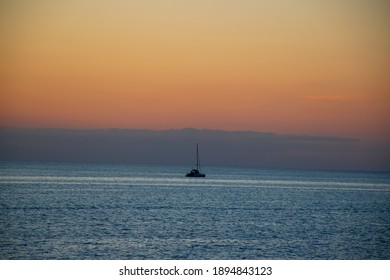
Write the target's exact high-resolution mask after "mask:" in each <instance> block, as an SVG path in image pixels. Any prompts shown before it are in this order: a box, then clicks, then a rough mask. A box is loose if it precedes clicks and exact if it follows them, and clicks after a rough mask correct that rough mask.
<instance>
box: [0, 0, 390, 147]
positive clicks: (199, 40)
mask: <svg viewBox="0 0 390 280" xmlns="http://www.w3.org/2000/svg"><path fill="white" fill-rule="evenodd" d="M388 34H390V4H389V2H388V1H385V0H353V1H352V0H326V1H325V0H324V1H321V0H319V1H312V0H296V1H293V0H275V1H261V0H259V1H255V0H239V1H238V0H237V1H233V0H196V1H195V0H181V1H179V0H176V1H173V0H166V1H147V0H142V1H141V0H132V1H124V0H114V1H98V0H96V1H87V0H77V1H75V0H69V1H48V0H32V1H27V0H14V1H1V2H0V61H1V62H0V127H23V128H45V127H46V128H47V127H56V128H82V129H85V128H97V129H104V128H145V129H154V130H164V129H178V128H186V127H193V128H198V129H204V128H207V129H220V130H228V131H236V130H251V131H264V132H267V131H269V132H274V133H279V134H299V135H329V136H337V137H352V138H358V139H379V140H381V141H385V140H384V139H386V140H390V126H389V119H390V118H389V116H390V114H389V112H388V108H389V105H390V79H389V78H388V77H389V73H390V55H389V54H390V38H389V35H388Z"/></svg>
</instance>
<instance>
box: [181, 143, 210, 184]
mask: <svg viewBox="0 0 390 280" xmlns="http://www.w3.org/2000/svg"><path fill="white" fill-rule="evenodd" d="M186 177H206V174H203V173H201V172H200V161H199V149H198V144H196V168H192V170H191V171H190V172H188V173H187V174H186Z"/></svg>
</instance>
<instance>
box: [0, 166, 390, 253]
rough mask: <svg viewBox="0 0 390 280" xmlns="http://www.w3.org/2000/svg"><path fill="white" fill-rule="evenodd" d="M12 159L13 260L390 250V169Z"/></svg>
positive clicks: (6, 170) (8, 174) (7, 241)
mask: <svg viewBox="0 0 390 280" xmlns="http://www.w3.org/2000/svg"><path fill="white" fill-rule="evenodd" d="M187 171H188V167H180V166H179V167H167V166H132V165H98V164H44V163H9V162H2V163H0V258H1V259H390V174H389V173H363V172H359V173H354V172H318V171H291V170H260V169H234V168H222V167H221V168H204V169H203V171H205V172H206V174H207V177H206V178H185V177H184V174H185V173H186V172H187Z"/></svg>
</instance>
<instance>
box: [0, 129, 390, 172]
mask: <svg viewBox="0 0 390 280" xmlns="http://www.w3.org/2000/svg"><path fill="white" fill-rule="evenodd" d="M196 143H199V148H200V150H201V155H202V156H201V161H202V165H203V166H207V165H209V166H237V167H240V166H241V167H256V168H307V169H329V170H369V171H370V170H373V171H389V170H390V160H389V156H388V151H389V150H388V146H386V147H380V146H377V145H372V144H370V143H366V142H365V141H362V140H359V139H352V138H342V137H330V136H329V137H328V136H310V135H280V134H274V133H264V132H254V131H222V130H208V129H204V130H198V129H192V128H187V129H171V130H162V131H158V130H140V129H58V128H36V129H27V128H0V160H12V161H15V160H20V161H53V162H96V163H129V164H169V165H189V166H191V165H192V164H193V162H194V147H195V144H196Z"/></svg>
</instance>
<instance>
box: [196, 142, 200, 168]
mask: <svg viewBox="0 0 390 280" xmlns="http://www.w3.org/2000/svg"><path fill="white" fill-rule="evenodd" d="M196 169H197V170H200V161H199V149H198V143H196Z"/></svg>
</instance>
